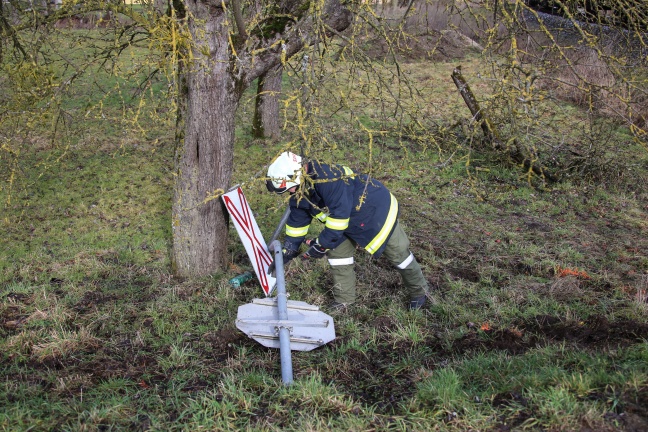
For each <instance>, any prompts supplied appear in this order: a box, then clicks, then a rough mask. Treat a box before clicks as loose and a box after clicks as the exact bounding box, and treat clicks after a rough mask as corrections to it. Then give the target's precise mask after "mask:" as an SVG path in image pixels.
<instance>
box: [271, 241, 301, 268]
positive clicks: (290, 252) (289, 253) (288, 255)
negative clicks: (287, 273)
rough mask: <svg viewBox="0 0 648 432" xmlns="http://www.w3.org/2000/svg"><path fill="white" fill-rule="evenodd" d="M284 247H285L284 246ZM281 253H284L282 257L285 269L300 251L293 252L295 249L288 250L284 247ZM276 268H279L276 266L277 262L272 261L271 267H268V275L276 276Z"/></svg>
mask: <svg viewBox="0 0 648 432" xmlns="http://www.w3.org/2000/svg"><path fill="white" fill-rule="evenodd" d="M284 246H285V245H284ZM281 253H282V256H283V265H284V268H285V267H286V265H287V264H288V263H289V262H290V261H291V260H292V259H294V258H295V257H296V256H297V255H299V251H296V250H293V249H288V248H286V247H284V248H283V249H282V250H281ZM276 267H277V266H276V265H275V261H274V260H272V263H271V264H270V266H269V267H268V274H269V275H274V272H275V270H276Z"/></svg>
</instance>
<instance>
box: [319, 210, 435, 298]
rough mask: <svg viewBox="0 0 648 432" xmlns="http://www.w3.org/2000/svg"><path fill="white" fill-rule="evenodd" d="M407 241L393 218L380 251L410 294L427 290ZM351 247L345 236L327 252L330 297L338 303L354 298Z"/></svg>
mask: <svg viewBox="0 0 648 432" xmlns="http://www.w3.org/2000/svg"><path fill="white" fill-rule="evenodd" d="M409 245H410V241H409V239H408V238H407V234H405V231H403V228H401V226H400V224H399V223H398V222H396V226H395V227H394V232H393V233H392V235H391V237H390V238H389V241H388V242H387V245H386V246H385V251H384V252H383V254H384V256H385V258H387V260H388V261H389V262H390V263H391V264H392V265H393V266H394V267H396V269H397V270H398V272H399V273H400V275H401V278H402V279H403V284H404V285H405V293H406V294H407V295H409V297H410V298H412V297H419V296H422V295H425V294H427V292H428V283H427V280H426V279H425V277H424V276H423V272H422V271H421V266H420V265H419V263H418V262H417V261H416V258H414V255H413V254H412V252H411V251H410V250H409ZM355 250H356V245H355V243H354V242H352V241H351V240H349V239H346V240H345V241H344V242H343V243H341V244H340V245H339V246H338V247H336V248H335V249H333V250H330V251H328V254H327V256H328V261H329V264H330V265H331V273H332V274H333V282H334V285H333V298H334V299H335V301H336V302H338V303H344V304H351V303H354V302H355V300H356V275H355V269H354V267H355V262H354V254H355Z"/></svg>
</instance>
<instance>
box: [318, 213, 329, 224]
mask: <svg viewBox="0 0 648 432" xmlns="http://www.w3.org/2000/svg"><path fill="white" fill-rule="evenodd" d="M315 217H316V218H317V220H319V221H320V222H326V218H327V217H328V214H327V213H324V212H319V213H318V214H317V216H315Z"/></svg>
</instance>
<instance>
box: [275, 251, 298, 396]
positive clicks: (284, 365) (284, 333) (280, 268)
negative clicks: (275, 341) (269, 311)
mask: <svg viewBox="0 0 648 432" xmlns="http://www.w3.org/2000/svg"><path fill="white" fill-rule="evenodd" d="M270 249H271V250H272V251H273V253H274V260H275V265H276V272H277V312H278V314H279V324H278V326H277V330H278V331H279V355H280V356H281V378H282V380H283V383H284V384H285V385H289V384H292V382H293V369H292V353H291V351H290V329H289V328H288V327H287V326H286V325H285V324H284V322H285V321H288V297H287V295H286V278H285V274H284V263H283V252H282V250H281V243H279V240H274V241H273V242H272V243H271V244H270ZM282 321H283V322H282Z"/></svg>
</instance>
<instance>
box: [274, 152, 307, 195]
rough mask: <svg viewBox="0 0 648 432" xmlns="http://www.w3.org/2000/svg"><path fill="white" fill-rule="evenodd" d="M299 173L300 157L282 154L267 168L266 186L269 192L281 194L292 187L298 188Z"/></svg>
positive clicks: (300, 168)
mask: <svg viewBox="0 0 648 432" xmlns="http://www.w3.org/2000/svg"><path fill="white" fill-rule="evenodd" d="M301 171H302V158H301V156H299V155H296V154H295V153H290V152H283V153H281V154H280V155H279V157H278V158H277V159H275V160H274V162H272V163H271V164H270V166H269V167H268V180H266V186H267V187H268V190H269V191H270V192H275V193H279V194H282V193H284V192H286V191H287V190H288V189H290V188H292V187H294V186H299V181H300V180H301Z"/></svg>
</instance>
